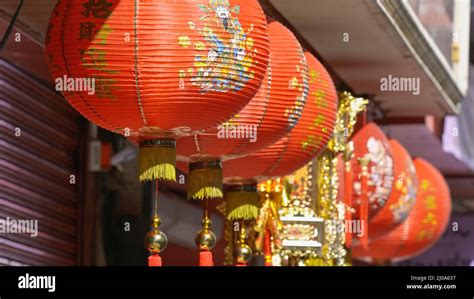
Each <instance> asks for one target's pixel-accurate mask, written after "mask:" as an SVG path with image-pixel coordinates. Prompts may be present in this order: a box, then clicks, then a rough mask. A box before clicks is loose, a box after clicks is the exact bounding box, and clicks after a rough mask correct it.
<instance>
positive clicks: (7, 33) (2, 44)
mask: <svg viewBox="0 0 474 299" xmlns="http://www.w3.org/2000/svg"><path fill="white" fill-rule="evenodd" d="M23 2H24V0H20V3H19V4H18V7H17V8H16V11H15V14H14V15H13V17H12V20H11V21H10V24H8V27H7V30H6V31H5V34H4V35H3V38H2V41H1V42H0V50H2V49H3V47H5V45H6V44H7V40H8V37H10V34H11V33H12V31H13V27H15V22H16V19H17V18H18V15H19V14H20V10H21V7H22V6H23Z"/></svg>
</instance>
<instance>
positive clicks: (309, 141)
mask: <svg viewBox="0 0 474 299" xmlns="http://www.w3.org/2000/svg"><path fill="white" fill-rule="evenodd" d="M305 56H306V61H307V63H308V67H309V73H310V81H309V95H308V100H307V102H306V105H305V107H304V108H303V112H302V115H301V118H300V120H299V122H298V124H297V125H296V126H295V127H294V128H293V129H292V130H291V132H290V133H288V134H287V135H286V136H284V137H283V138H281V139H280V140H279V141H277V142H276V143H274V144H273V145H271V146H269V147H267V148H265V149H263V150H261V151H259V152H257V153H254V154H251V155H249V156H246V157H243V158H238V159H233V160H228V161H225V162H224V163H223V173H224V177H225V180H224V181H225V182H226V183H233V182H236V181H242V180H261V179H265V178H272V177H281V176H284V175H287V174H289V173H292V172H294V171H296V170H297V169H299V168H301V167H303V166H304V165H305V164H307V163H308V162H309V161H311V159H313V158H314V157H315V156H317V155H318V154H319V153H320V152H321V151H322V150H323V149H324V148H325V147H326V145H327V143H328V141H329V139H330V138H331V137H332V134H333V130H334V124H335V121H336V113H337V93H336V90H335V88H334V84H333V82H332V80H331V77H330V76H329V74H328V72H327V71H326V70H325V69H324V67H323V66H322V65H321V63H320V62H319V61H318V60H317V59H316V58H315V57H314V56H313V55H311V54H310V53H309V52H306V53H305Z"/></svg>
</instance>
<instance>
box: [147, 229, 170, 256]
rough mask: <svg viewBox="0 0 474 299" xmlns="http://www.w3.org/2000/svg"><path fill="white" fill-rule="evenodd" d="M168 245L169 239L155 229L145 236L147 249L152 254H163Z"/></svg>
mask: <svg viewBox="0 0 474 299" xmlns="http://www.w3.org/2000/svg"><path fill="white" fill-rule="evenodd" d="M167 245H168V238H167V237H166V235H165V234H164V233H163V232H162V231H161V230H159V229H153V230H151V231H150V232H148V233H147V234H146V236H145V248H146V249H147V250H148V251H149V252H150V253H152V254H157V253H160V252H163V251H164V250H165V249H166V246H167Z"/></svg>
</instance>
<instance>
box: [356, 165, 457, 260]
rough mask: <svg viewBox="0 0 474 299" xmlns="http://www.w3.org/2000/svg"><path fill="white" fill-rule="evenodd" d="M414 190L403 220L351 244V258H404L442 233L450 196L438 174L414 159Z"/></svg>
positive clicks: (421, 249) (422, 248)
mask: <svg viewBox="0 0 474 299" xmlns="http://www.w3.org/2000/svg"><path fill="white" fill-rule="evenodd" d="M413 163H414V165H415V169H416V174H417V176H418V193H417V196H416V201H415V205H414V207H413V209H412V211H411V212H410V214H409V215H408V217H407V218H406V220H405V221H404V222H403V223H402V224H401V225H400V226H398V227H397V228H396V229H395V230H393V231H391V232H389V233H388V234H387V235H385V236H383V237H381V238H379V239H377V240H375V241H373V242H370V243H369V247H368V249H364V248H362V247H361V246H355V247H354V248H353V250H352V253H353V257H354V258H358V259H364V260H368V261H372V262H374V263H377V264H387V263H390V262H397V261H402V260H406V259H409V258H412V257H415V256H417V255H420V254H421V253H423V252H424V251H426V250H428V249H429V248H430V247H431V246H433V244H435V243H436V242H437V241H438V240H439V239H440V238H441V236H442V235H443V233H444V231H445V230H446V227H447V225H448V221H449V217H450V215H451V196H450V193H449V187H448V185H447V183H446V181H445V179H444V178H443V176H442V174H441V173H440V172H439V171H438V170H437V169H436V168H435V167H434V166H433V165H431V164H430V163H428V162H427V161H425V160H423V159H415V160H414V162H413Z"/></svg>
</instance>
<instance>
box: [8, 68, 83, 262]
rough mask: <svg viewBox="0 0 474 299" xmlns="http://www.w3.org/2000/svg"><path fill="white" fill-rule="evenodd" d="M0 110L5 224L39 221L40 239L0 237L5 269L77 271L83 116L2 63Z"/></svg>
mask: <svg viewBox="0 0 474 299" xmlns="http://www.w3.org/2000/svg"><path fill="white" fill-rule="evenodd" d="M0 105H1V107H0V111H1V112H0V114H1V118H0V135H1V136H2V138H1V140H0V219H6V218H7V217H9V218H10V219H22V220H38V236H37V237H31V236H30V235H29V234H6V233H4V234H2V233H1V232H0V265H1V264H8V265H15V264H27V265H64V266H69V265H76V264H77V263H78V251H79V249H78V248H79V246H78V227H79V226H78V223H79V203H78V198H79V196H78V194H79V183H80V182H79V179H78V176H79V171H78V169H79V168H78V167H79V165H76V164H77V155H78V149H79V136H80V135H79V116H78V114H77V113H76V112H75V111H74V110H73V109H72V108H71V107H70V106H69V105H68V103H67V102H66V101H65V100H64V99H63V98H62V97H61V96H59V95H58V94H56V93H54V92H53V91H51V90H48V89H47V88H45V87H43V86H42V85H41V84H38V83H37V82H35V81H34V80H32V79H31V78H29V77H28V76H26V75H25V74H23V73H21V72H19V71H18V70H17V69H15V68H14V67H12V66H11V65H10V64H8V63H7V62H5V61H3V60H0ZM18 130H21V132H20V133H21V135H20V136H16V134H15V133H18ZM71 175H75V179H76V184H70V178H71Z"/></svg>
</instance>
